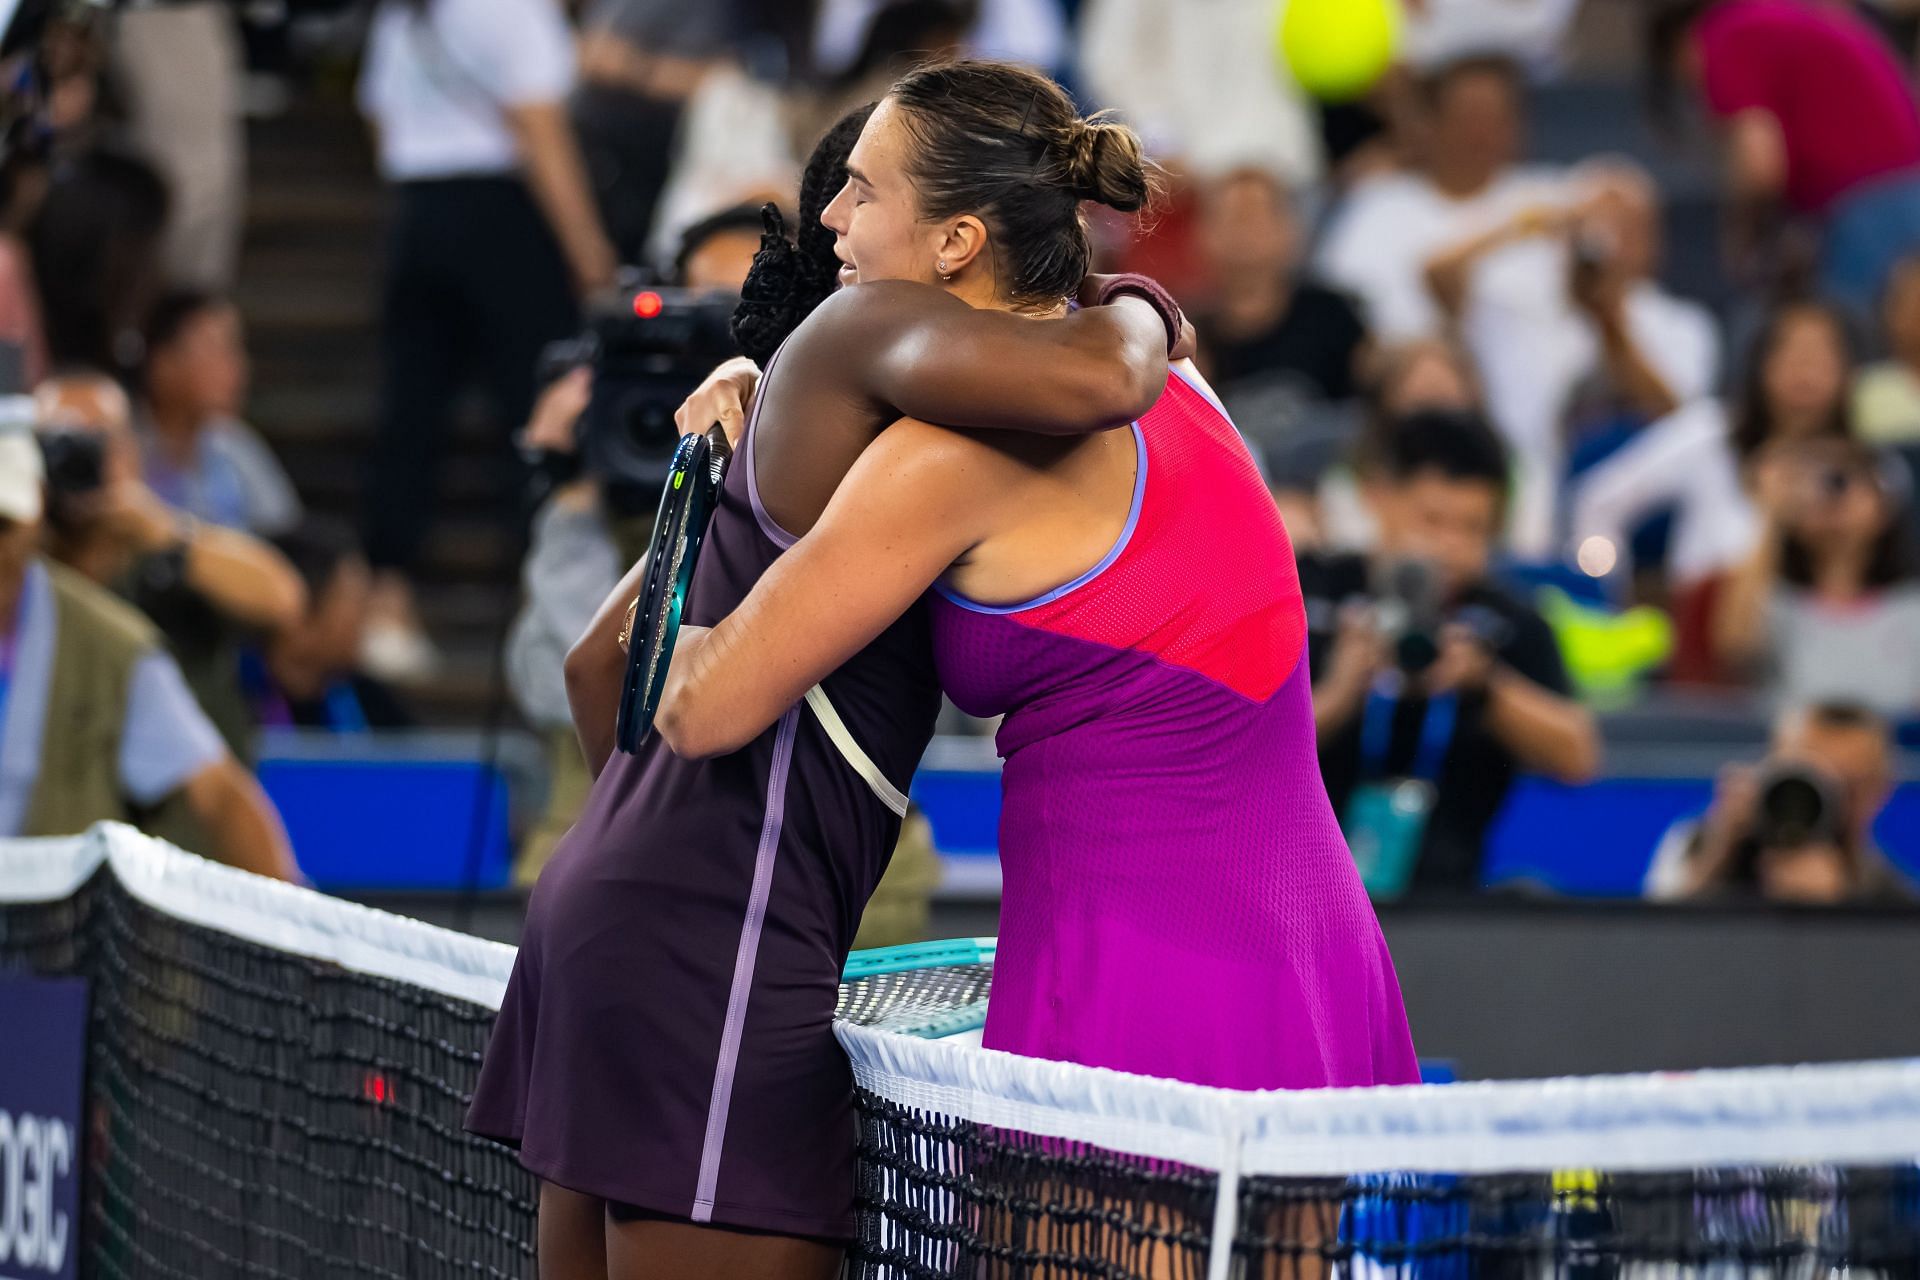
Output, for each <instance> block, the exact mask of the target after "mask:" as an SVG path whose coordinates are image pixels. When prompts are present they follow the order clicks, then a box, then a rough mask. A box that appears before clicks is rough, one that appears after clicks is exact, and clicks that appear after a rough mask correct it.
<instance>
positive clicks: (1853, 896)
mask: <svg viewBox="0 0 1920 1280" xmlns="http://www.w3.org/2000/svg"><path fill="white" fill-rule="evenodd" d="M1891 736H1892V735H1891V734H1889V733H1888V731H1887V725H1886V722H1885V721H1883V720H1881V719H1880V718H1879V717H1878V716H1876V715H1874V714H1873V713H1872V712H1871V711H1868V710H1866V709H1865V708H1863V707H1860V706H1857V705H1855V704H1852V703H1844V702H1821V703H1815V704H1813V705H1811V706H1807V707H1803V708H1799V709H1795V710H1791V711H1787V712H1785V713H1784V714H1782V715H1781V717H1780V718H1779V719H1778V720H1777V721H1776V722H1775V726H1774V732H1773V745H1772V748H1771V749H1770V750H1769V752H1768V753H1767V758H1766V759H1765V760H1763V761H1761V762H1760V763H1759V764H1757V765H1738V766H1735V767H1733V768H1730V769H1728V770H1726V771H1725V772H1724V773H1722V774H1721V776H1720V780H1719V785H1718V786H1717V787H1716V788H1715V789H1714V797H1713V804H1712V805H1711V807H1709V808H1708V810H1707V811H1706V813H1705V814H1703V815H1701V816H1700V817H1697V818H1687V819H1684V820H1682V821H1680V822H1677V823H1675V824H1674V825H1673V826H1672V827H1671V828H1669V829H1668V831H1667V833H1666V835H1665V836H1663V837H1662V838H1661V840H1660V844H1659V847H1658V848H1657V849H1656V850H1655V851H1654V856H1653V863H1652V865H1651V866H1650V867H1649V868H1648V870H1647V877H1646V890H1645V891H1646V895H1647V897H1649V898H1654V899H1657V900H1660V901H1675V900H1678V899H1686V898H1695V899H1711V898H1725V897H1742V896H1749V897H1750V896H1757V897H1761V898H1764V899H1767V900H1769V901H1774V902H1795V903H1836V902H1848V901H1863V900H1864V901H1871V900H1888V899H1891V900H1895V901H1899V900H1905V899H1909V898H1911V897H1912V896H1913V891H1912V887H1911V885H1909V884H1908V882H1907V880H1906V878H1905V877H1904V876H1902V875H1901V874H1900V872H1899V871H1898V870H1896V869H1895V868H1894V866H1893V864H1892V863H1891V862H1889V861H1888V860H1887V857H1886V855H1885V854H1884V853H1882V852H1881V851H1880V849H1879V848H1878V847H1877V846H1876V845H1875V844H1874V839H1873V824H1874V819H1876V818H1877V817H1879V816H1880V811H1881V809H1882V808H1884V807H1885V806H1886V803H1887V799H1888V798H1889V797H1890V796H1891V795H1892V794H1893V764H1892V747H1893V744H1892V742H1891Z"/></svg>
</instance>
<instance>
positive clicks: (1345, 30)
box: [1274, 0, 1400, 102]
mask: <svg viewBox="0 0 1920 1280" xmlns="http://www.w3.org/2000/svg"><path fill="white" fill-rule="evenodd" d="M1274 37H1275V45H1276V46H1277V52H1278V54H1279V58H1280V61H1281V63H1282V64H1283V65H1284V66H1285V67H1286V68H1287V69H1288V70H1289V71H1291V72H1292V73H1293V78H1294V80H1295V81H1297V82H1298V83H1299V85H1300V87H1301V88H1302V89H1304V90H1306V91H1307V92H1308V93H1309V94H1311V95H1313V96H1314V97H1316V98H1319V99H1320V100H1322V101H1323V102H1349V101H1351V100H1353V99H1354V98H1358V97H1360V96H1361V95H1362V94H1364V93H1366V92H1367V91H1368V90H1369V89H1371V88H1373V86H1374V85H1375V84H1376V83H1378V81H1379V79H1380V77H1381V76H1382V75H1384V74H1386V70H1387V68H1388V67H1389V66H1391V65H1393V59H1394V55H1395V54H1396V53H1397V52H1398V51H1399V48H1400V0H1283V3H1282V5H1281V9H1280V22H1279V25H1278V26H1277V27H1276V28H1275V30H1274Z"/></svg>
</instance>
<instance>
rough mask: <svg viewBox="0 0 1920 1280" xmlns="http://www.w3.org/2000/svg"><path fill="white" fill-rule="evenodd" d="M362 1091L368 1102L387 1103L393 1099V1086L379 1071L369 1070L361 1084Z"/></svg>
mask: <svg viewBox="0 0 1920 1280" xmlns="http://www.w3.org/2000/svg"><path fill="white" fill-rule="evenodd" d="M360 1092H361V1093H362V1094H363V1095H364V1096H365V1097H366V1100H367V1101H368V1102H372V1103H375V1104H382V1105H383V1104H385V1103H388V1102H391V1101H393V1086H392V1085H389V1084H388V1083H387V1078H386V1077H385V1076H383V1075H381V1074H380V1073H379V1072H378V1071H369V1072H367V1076H366V1079H365V1080H363V1081H362V1082H361V1084H360Z"/></svg>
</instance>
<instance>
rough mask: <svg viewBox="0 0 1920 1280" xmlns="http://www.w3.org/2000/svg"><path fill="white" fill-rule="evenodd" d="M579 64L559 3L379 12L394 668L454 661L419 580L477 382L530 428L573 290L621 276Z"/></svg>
mask: <svg viewBox="0 0 1920 1280" xmlns="http://www.w3.org/2000/svg"><path fill="white" fill-rule="evenodd" d="M696 7H697V6H696ZM682 10H683V11H684V10H686V6H682ZM574 62H575V57H574V45H573V35H572V33H571V31H570V30H569V29H568V27H567V22H566V16H565V14H564V12H563V11H562V9H561V6H560V5H559V3H558V2H557V0H382V3H381V4H380V6H379V8H378V10H377V11H376V13H375V15H374V19H373V29H372V32H371V34H370V35H369V37H368V51H367V61H366V68H365V71H364V72H363V73H362V76H361V80H360V102H361V105H362V108H363V109H364V110H365V112H366V114H367V116H368V118H369V120H370V121H371V122H372V123H373V125H374V128H375V132H376V134H377V135H378V142H379V152H380V170H381V173H382V175H383V176H384V177H385V178H386V179H387V181H388V182H389V183H390V184H391V186H392V188H393V191H394V196H395V218H394V224H393V229H392V235H391V241H390V249H389V259H388V275H387V281H386V290H385V300H384V303H383V311H384V314H383V317H382V323H383V326H384V331H385V337H384V342H385V353H384V354H385V357H386V360H385V364H386V367H385V371H384V378H383V382H382V386H381V392H380V410H379V423H378V427H377V429H376V432H375V436H374V443H373V448H372V449H371V451H370V452H369V455H368V483H367V489H366V495H365V524H366V529H365V537H366V548H367V555H368V558H369V560H370V561H371V562H372V564H373V566H374V569H375V572H376V575H377V579H376V583H375V593H374V599H373V602H372V610H373V614H372V618H371V619H370V621H369V624H368V631H367V654H366V658H367V666H368V669H369V670H370V671H372V672H373V673H374V674H376V675H379V676H382V677H384V678H389V679H409V678H419V677H423V676H425V675H427V674H430V673H431V671H432V670H433V669H434V667H435V666H436V665H437V661H438V654H437V652H436V650H435V649H434V648H433V645H432V643H431V641H429V639H428V638H427V635H426V632H425V631H424V629H423V628H422V626H421V624H420V619H419V614H418V611H417V609H416V608H415V604H414V598H413V590H412V586H411V584H410V582H409V579H408V576H407V575H408V572H409V571H410V570H411V569H412V568H413V566H414V563H415V561H416V559H417V558H418V554H419V551H420V548H421V544H422V542H423V541H424V540H425V538H426V535H427V533H428V531H429V530H430V529H431V527H432V524H433V514H434V490H435V486H436V482H437V480H438V478H439V476H438V472H439V461H440V454H441V451H442V448H443V439H444V437H445V435H446V431H447V428H448V426H449V419H450V417H451V414H452V409H453V404H454V401H455V399H456V398H457V394H458V392H460V391H461V390H462V389H463V385H464V383H465V382H466V381H467V379H468V378H469V376H471V377H472V378H473V379H476V380H478V381H479V382H480V383H481V384H482V386H483V388H484V390H485V391H486V392H487V393H488V397H489V399H490V400H491V401H492V408H493V409H494V411H495V413H496V415H497V417H498V419H499V420H500V421H501V422H502V423H506V424H512V425H513V426H515V427H517V426H518V425H519V424H520V423H522V422H525V421H526V418H527V413H528V411H529V410H530V409H531V408H532V407H533V400H534V394H535V391H536V387H535V384H534V376H535V372H536V368H537V365H538V361H539V356H540V352H541V350H542V349H543V348H544V347H545V346H546V345H547V344H548V343H550V342H553V341H555V340H556V339H560V338H565V337H569V336H571V335H572V334H573V333H574V332H575V330H576V328H577V325H578V313H577V311H576V308H575V293H574V291H575V290H578V291H579V292H581V293H588V292H592V291H594V290H597V289H600V288H603V287H605V286H608V285H610V284H611V283H612V282H613V279H614V274H615V268H616V261H615V255H614V249H613V245H612V243H611V242H610V241H609V240H608V239H607V235H606V232H605V230H604V229H603V228H602V226H601V224H600V216H599V213H598V211H597V210H596V208H595V206H594V201H593V194H592V191H591V189H590V186H589V183H588V180H587V176H586V169H585V165H584V163H583V162H582V160H581V158H580V149H579V146H578V145H577V143H576V142H575V139H574V134H573V130H572V126H571V125H570V124H569V123H568V120H567V114H566V107H565V103H566V98H567V95H568V94H569V92H571V90H572V88H573V84H574ZM570 285H571V288H570V287H569V286H570Z"/></svg>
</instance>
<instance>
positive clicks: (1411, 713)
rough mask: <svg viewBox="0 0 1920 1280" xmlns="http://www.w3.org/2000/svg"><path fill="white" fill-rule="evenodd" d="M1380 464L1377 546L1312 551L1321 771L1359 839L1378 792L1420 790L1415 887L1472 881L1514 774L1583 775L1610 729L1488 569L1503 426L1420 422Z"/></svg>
mask: <svg viewBox="0 0 1920 1280" xmlns="http://www.w3.org/2000/svg"><path fill="white" fill-rule="evenodd" d="M1378 465H1379V468H1380V478H1379V479H1378V480H1377V482H1375V484H1374V485H1373V486H1372V487H1371V490H1370V493H1371V496H1372V497H1373V500H1374V503H1375V506H1376V513H1377V517H1378V521H1379V529H1380V537H1379V543H1378V545H1377V546H1376V547H1375V549H1374V550H1373V552H1372V554H1371V555H1370V556H1368V557H1366V558H1362V557H1358V556H1317V555H1303V556H1301V557H1300V586H1301V591H1302V594H1303V595H1304V596H1305V598H1306V601H1307V621H1308V626H1309V628H1310V630H1311V633H1312V635H1311V640H1310V643H1309V645H1308V652H1309V654H1310V655H1311V660H1312V673H1313V704H1314V722H1315V726H1316V728H1317V729H1318V731H1319V735H1320V765H1321V770H1322V772H1323V774H1324V775H1325V778H1326V784H1327V792H1328V795H1329V797H1330V798H1331V799H1332V801H1333V803H1334V805H1335V807H1336V808H1337V809H1338V810H1340V812H1341V814H1342V819H1343V823H1344V824H1345V825H1346V826H1347V828H1348V833H1349V838H1357V837H1363V836H1364V835H1365V834H1367V833H1364V832H1362V831H1361V830H1360V829H1361V828H1362V827H1367V828H1369V829H1371V826H1372V823H1373V821H1374V820H1375V819H1377V818H1380V817H1381V816H1382V807H1381V806H1379V805H1375V804H1372V803H1370V802H1369V801H1370V799H1371V798H1373V797H1378V796H1381V795H1384V794H1388V793H1389V792H1391V793H1392V794H1393V795H1395V796H1398V797H1403V798H1406V799H1407V800H1411V799H1414V798H1418V800H1419V803H1418V804H1413V803H1402V802H1401V801H1400V800H1396V802H1395V804H1394V806H1393V808H1394V812H1395V814H1396V815H1397V817H1396V818H1395V822H1396V824H1397V835H1396V836H1395V837H1394V839H1396V841H1398V842H1400V843H1402V844H1403V845H1406V846H1411V847H1412V848H1415V849H1417V851H1418V853H1417V859H1418V860H1417V862H1416V863H1415V865H1414V867H1413V870H1412V885H1413V887H1414V888H1415V889H1416V890H1436V891H1456V892H1458V891H1467V890H1472V889H1474V888H1477V887H1478V885H1479V882H1480V866H1481V856H1482V845H1483V842H1484V840H1485V836H1486V832H1487V828H1488V827H1489V826H1490V825H1491V824H1492V822H1493V819H1494V815H1495V814H1496V813H1497V812H1498V811H1499V809H1500V805H1501V802H1502V801H1503V800H1504V799H1505V798H1506V793H1507V790H1508V788H1509V787H1510V786H1511V785H1512V783H1513V779H1514V776H1515V774H1516V773H1518V772H1519V771H1521V770H1535V771H1539V772H1542V773H1546V774H1548V775H1550V776H1552V777H1555V778H1559V779H1561V780H1563V781H1566V782H1570V783H1578V782H1582V781H1585V780H1586V779H1588V778H1590V777H1592V776H1593V774H1594V772H1595V771H1596V770H1597V768H1598V766H1599V758H1600V741H1599V733H1598V730H1597V729H1596V727H1595V724H1594V720H1593V717H1592V716H1591V714H1589V713H1588V712H1587V710H1586V709H1585V708H1583V707H1582V706H1580V705H1579V704H1578V703H1577V702H1575V701H1573V699H1572V698H1571V697H1570V696H1569V689H1570V685H1569V682H1568V679H1567V674H1566V670H1565V668H1564V667H1563V666H1562V664H1561V660H1560V654H1559V651H1558V649H1557V648H1556V647H1555V644H1554V639H1553V634H1552V632H1551V631H1550V630H1549V629H1548V627H1547V624H1546V622H1545V621H1544V620H1543V619H1542V618H1541V617H1540V615H1539V614H1538V613H1536V612H1535V611H1534V610H1533V609H1532V608H1530V607H1528V606H1527V605H1526V604H1524V603H1522V602H1521V601H1519V600H1517V599H1515V598H1513V597H1512V596H1510V595H1508V594H1507V593H1506V592H1504V591H1502V590H1501V589H1500V588H1499V587H1497V586H1495V585H1494V584H1493V583H1492V581H1491V580H1490V578H1489V569H1490V564H1491V561H1492V557H1493V549H1494V545H1495V543H1496V541H1497V540H1498V537H1499V532H1500V513H1501V510H1502V508H1503V507H1504V505H1505V501H1506V494H1507V484H1508V479H1507V461H1506V455H1505V451H1504V450H1503V449H1502V448H1501V445H1500V441H1499V438H1498V437H1497V436H1496V435H1495V434H1494V433H1493V431H1492V429H1491V428H1490V427H1488V426H1487V424H1486V422H1485V421H1484V420H1483V419H1481V418H1479V417H1477V416H1475V415H1472V414H1467V413H1457V412H1456V413H1431V412H1429V413H1418V414H1414V415H1412V416H1410V417H1408V418H1404V419H1401V420H1400V421H1397V422H1395V423H1393V424H1392V426H1391V427H1390V429H1388V430H1387V431H1386V432H1385V434H1384V439H1383V440H1382V442H1381V456H1380V460H1379V464H1378ZM1401 783H1410V784H1413V785H1411V786H1408V787H1401V785H1400V784H1401ZM1416 810H1419V812H1416ZM1371 834H1372V835H1375V836H1378V835H1379V834H1380V833H1379V832H1377V831H1372V832H1371Z"/></svg>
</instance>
